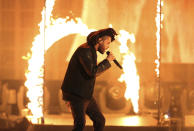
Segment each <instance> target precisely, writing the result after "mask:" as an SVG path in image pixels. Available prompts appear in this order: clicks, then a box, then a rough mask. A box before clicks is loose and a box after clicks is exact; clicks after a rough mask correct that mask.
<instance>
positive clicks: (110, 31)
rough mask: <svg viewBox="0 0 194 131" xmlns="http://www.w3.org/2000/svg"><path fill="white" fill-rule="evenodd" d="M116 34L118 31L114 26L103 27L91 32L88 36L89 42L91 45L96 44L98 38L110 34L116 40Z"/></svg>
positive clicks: (112, 39)
mask: <svg viewBox="0 0 194 131" xmlns="http://www.w3.org/2000/svg"><path fill="white" fill-rule="evenodd" d="M115 35H117V33H116V31H115V30H114V29H113V28H106V29H101V30H98V31H94V32H91V33H90V34H89V35H88V36H87V43H88V44H89V45H95V44H96V43H97V41H98V39H99V38H100V37H102V36H110V37H111V41H114V40H115Z"/></svg>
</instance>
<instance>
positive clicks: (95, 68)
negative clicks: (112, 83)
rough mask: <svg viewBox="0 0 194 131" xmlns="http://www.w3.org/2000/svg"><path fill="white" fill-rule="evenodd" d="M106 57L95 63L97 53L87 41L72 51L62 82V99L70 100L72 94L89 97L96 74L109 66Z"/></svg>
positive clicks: (84, 97)
mask: <svg viewBox="0 0 194 131" xmlns="http://www.w3.org/2000/svg"><path fill="white" fill-rule="evenodd" d="M110 66H111V65H110V63H109V61H108V60H107V59H105V60H103V61H102V62H100V63H99V64H98V65H97V54H96V50H95V48H94V47H92V46H89V45H88V44H87V43H86V44H83V45H81V46H80V47H78V49H77V50H76V51H75V52H74V54H73V56H72V58H71V60H70V62H69V65H68V68H67V71H66V74H65V78H64V80H63V83H62V87H61V89H62V92H63V99H64V100H71V99H72V96H73V97H74V96H75V97H76V98H77V97H80V98H83V99H91V97H92V94H93V91H94V84H95V80H96V76H98V75H100V74H101V73H102V72H104V71H105V70H107V69H108V68H110Z"/></svg>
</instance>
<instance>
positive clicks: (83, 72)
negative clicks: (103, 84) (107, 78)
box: [61, 28, 117, 131]
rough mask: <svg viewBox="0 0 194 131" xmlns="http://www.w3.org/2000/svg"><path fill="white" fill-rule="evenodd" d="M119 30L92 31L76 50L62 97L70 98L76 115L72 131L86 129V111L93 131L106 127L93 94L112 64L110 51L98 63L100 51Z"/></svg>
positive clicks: (99, 130) (107, 45)
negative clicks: (95, 86) (97, 77)
mask: <svg viewBox="0 0 194 131" xmlns="http://www.w3.org/2000/svg"><path fill="white" fill-rule="evenodd" d="M115 35H117V33H116V32H115V30H114V29H113V28H106V29H101V30H98V31H94V32H91V33H90V34H89V35H88V36H87V42H86V43H85V44H82V45H81V46H79V47H78V48H77V49H76V51H75V52H74V54H73V56H72V58H71V60H70V62H69V65H68V68H67V71H66V74H65V78H64V80H63V83H62V87H61V89H62V93H63V100H65V101H68V102H69V104H70V107H71V112H72V116H73V119H74V128H73V131H83V129H84V127H85V122H86V120H85V114H87V115H88V116H89V117H90V119H91V120H92V121H93V127H94V131H103V128H104V126H105V118H104V116H103V114H102V113H101V111H100V109H99V107H98V105H97V104H96V101H95V99H94V97H93V91H94V85H95V80H96V76H99V75H100V74H102V73H103V72H104V71H106V70H107V69H109V68H110V67H111V64H110V62H112V61H113V60H114V59H115V57H114V55H113V54H112V53H111V52H110V54H109V55H108V56H107V57H106V59H104V60H103V61H101V62H100V63H99V64H97V51H99V52H100V53H101V54H104V53H105V51H106V50H107V49H108V48H109V45H110V43H111V42H112V41H114V40H115Z"/></svg>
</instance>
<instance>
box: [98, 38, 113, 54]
mask: <svg viewBox="0 0 194 131" xmlns="http://www.w3.org/2000/svg"><path fill="white" fill-rule="evenodd" d="M110 43H111V37H110V36H104V37H102V38H99V47H98V51H99V52H100V53H101V54H104V52H105V51H106V50H107V49H108V48H109V45H110Z"/></svg>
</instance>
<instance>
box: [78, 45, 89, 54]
mask: <svg viewBox="0 0 194 131" xmlns="http://www.w3.org/2000/svg"><path fill="white" fill-rule="evenodd" d="M77 51H78V52H91V48H90V46H89V45H88V44H87V43H84V44H82V45H80V46H79V47H78V49H77Z"/></svg>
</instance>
